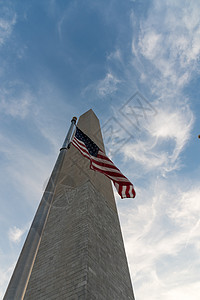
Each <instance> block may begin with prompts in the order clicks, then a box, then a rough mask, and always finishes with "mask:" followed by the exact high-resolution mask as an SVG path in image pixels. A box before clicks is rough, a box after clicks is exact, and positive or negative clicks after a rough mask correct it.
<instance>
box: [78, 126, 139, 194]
mask: <svg viewBox="0 0 200 300" xmlns="http://www.w3.org/2000/svg"><path fill="white" fill-rule="evenodd" d="M72 145H73V146H74V147H76V148H77V149H78V150H79V151H80V153H81V154H82V155H83V156H85V157H86V158H88V159H89V160H90V169H92V170H95V171H98V172H101V173H103V174H104V175H106V176H107V177H108V178H110V179H111V180H112V181H113V183H114V185H115V187H116V189H117V191H118V193H119V195H120V196H121V198H134V197H135V190H134V187H133V184H132V183H131V182H130V181H129V180H128V179H127V178H126V177H125V176H124V175H123V174H122V173H121V172H120V170H119V169H118V168H117V167H115V165H114V163H113V162H112V161H111V160H110V159H109V158H108V157H107V156H106V155H105V153H104V152H103V151H102V150H101V149H100V148H99V147H98V146H97V145H96V144H95V143H94V142H93V141H92V140H91V139H90V138H89V137H88V136H87V135H86V134H84V133H83V132H82V131H81V130H80V129H79V128H78V127H76V133H75V136H74V138H73V140H72Z"/></svg>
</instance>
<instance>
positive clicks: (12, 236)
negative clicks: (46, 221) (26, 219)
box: [8, 226, 28, 243]
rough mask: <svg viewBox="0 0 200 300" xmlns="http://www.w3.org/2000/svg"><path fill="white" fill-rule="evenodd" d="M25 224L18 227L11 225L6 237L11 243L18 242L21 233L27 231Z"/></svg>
mask: <svg viewBox="0 0 200 300" xmlns="http://www.w3.org/2000/svg"><path fill="white" fill-rule="evenodd" d="M27 229H28V228H27V226H26V227H25V228H22V229H20V228H18V227H16V226H14V227H11V228H10V229H9V232H8V238H9V240H10V241H11V242H13V243H19V242H20V241H21V238H22V236H23V234H24V233H25V232H26V231H27Z"/></svg>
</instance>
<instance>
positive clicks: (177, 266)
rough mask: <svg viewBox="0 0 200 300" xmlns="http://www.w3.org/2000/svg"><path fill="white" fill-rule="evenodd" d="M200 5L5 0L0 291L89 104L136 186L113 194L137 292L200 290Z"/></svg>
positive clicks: (164, 295)
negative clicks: (130, 193) (131, 193)
mask: <svg viewBox="0 0 200 300" xmlns="http://www.w3.org/2000/svg"><path fill="white" fill-rule="evenodd" d="M199 11H200V3H199V2H198V1H195V0H194V1H189V0H188V1H184V0H182V1H179V0H176V1H170V0H168V1H161V0H159V1H158V0H152V1H144V0H138V1H137V0H135V1H130V0H124V1H118V0H115V1H113V0H107V1H104V0H102V1H96V0H85V1H75V0H73V1H64V0H57V1H56V0H49V1H47V0H46V1H45V0H42V1H41V0H40V1H39V0H34V1H31V0H30V1H25V0H21V1H9V0H8V1H1V2H0V82H1V84H0V161H1V172H0V191H1V212H0V224H1V226H0V297H3V295H4V292H5V289H6V287H7V284H8V281H9V279H10V276H11V274H12V271H13V268H14V265H15V263H16V260H17V258H18V255H19V253H20V250H21V248H22V245H23V242H24V239H25V237H26V234H27V231H28V228H29V226H30V223H31V221H32V219H33V216H34V213H35V210H36V208H37V206H38V204H39V201H40V199H41V196H42V192H43V190H44V186H45V183H46V181H47V180H48V177H49V175H50V172H51V170H52V168H53V165H54V163H55V160H56V158H57V155H58V151H59V148H60V146H61V145H62V142H63V140H64V137H65V134H66V131H67V130H68V127H69V125H70V120H71V118H72V117H73V116H74V115H75V116H77V117H78V116H80V115H81V114H82V113H84V112H85V111H87V110H88V109H90V108H92V109H93V110H94V112H95V113H96V114H97V116H98V118H99V119H100V122H101V125H102V131H103V135H104V140H105V144H106V150H107V153H108V154H109V156H110V157H111V158H112V159H113V161H114V162H115V164H116V165H117V166H118V167H119V168H120V169H121V171H122V172H123V173H124V174H125V175H126V176H127V177H128V178H129V179H130V180H131V181H132V182H133V183H134V185H135V189H136V192H137V197H136V198H135V199H134V200H123V201H122V200H120V199H119V198H118V196H117V195H116V200H117V205H118V210H119V215H120V220H121V225H122V231H123V236H124V240H125V247H126V252H127V256H128V262H129V266H130V271H131V278H132V281H133V286H134V291H135V296H136V299H137V300H143V299H147V298H148V299H149V300H156V299H159V300H160V299H162V300H177V299H182V300H186V299H190V300H197V299H199V294H200V282H199V277H200V259H199V251H200V239H199V231H200V227H199V226H200V219H199V215H200V201H199V200H200V199H199V198H200V197H199V194H200V187H199V180H200V163H199V157H200V156H199V153H200V140H199V139H198V134H200V121H199V113H200V92H199V66H200V63H199V58H200V17H199ZM116 149H117V151H116Z"/></svg>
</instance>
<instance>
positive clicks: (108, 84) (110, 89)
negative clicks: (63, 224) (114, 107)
mask: <svg viewBox="0 0 200 300" xmlns="http://www.w3.org/2000/svg"><path fill="white" fill-rule="evenodd" d="M119 82H120V80H119V79H117V78H116V77H115V76H114V75H113V74H112V73H110V72H109V73H107V74H106V76H105V78H104V79H102V80H100V81H99V82H98V84H97V91H98V93H99V95H100V96H102V97H104V96H106V95H109V94H112V93H114V92H116V90H117V85H118V83H119Z"/></svg>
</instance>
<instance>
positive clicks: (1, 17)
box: [0, 4, 17, 46]
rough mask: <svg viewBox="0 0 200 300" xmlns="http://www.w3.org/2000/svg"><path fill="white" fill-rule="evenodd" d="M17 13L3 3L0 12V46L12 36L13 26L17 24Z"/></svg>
mask: <svg viewBox="0 0 200 300" xmlns="http://www.w3.org/2000/svg"><path fill="white" fill-rule="evenodd" d="M16 19H17V16H16V13H15V12H14V11H13V9H11V8H10V7H8V6H7V5H5V6H4V4H1V13H0V46H2V45H3V44H4V43H5V41H6V40H7V39H8V38H9V37H10V35H11V33H12V30H13V27H14V25H15V24H16Z"/></svg>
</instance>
